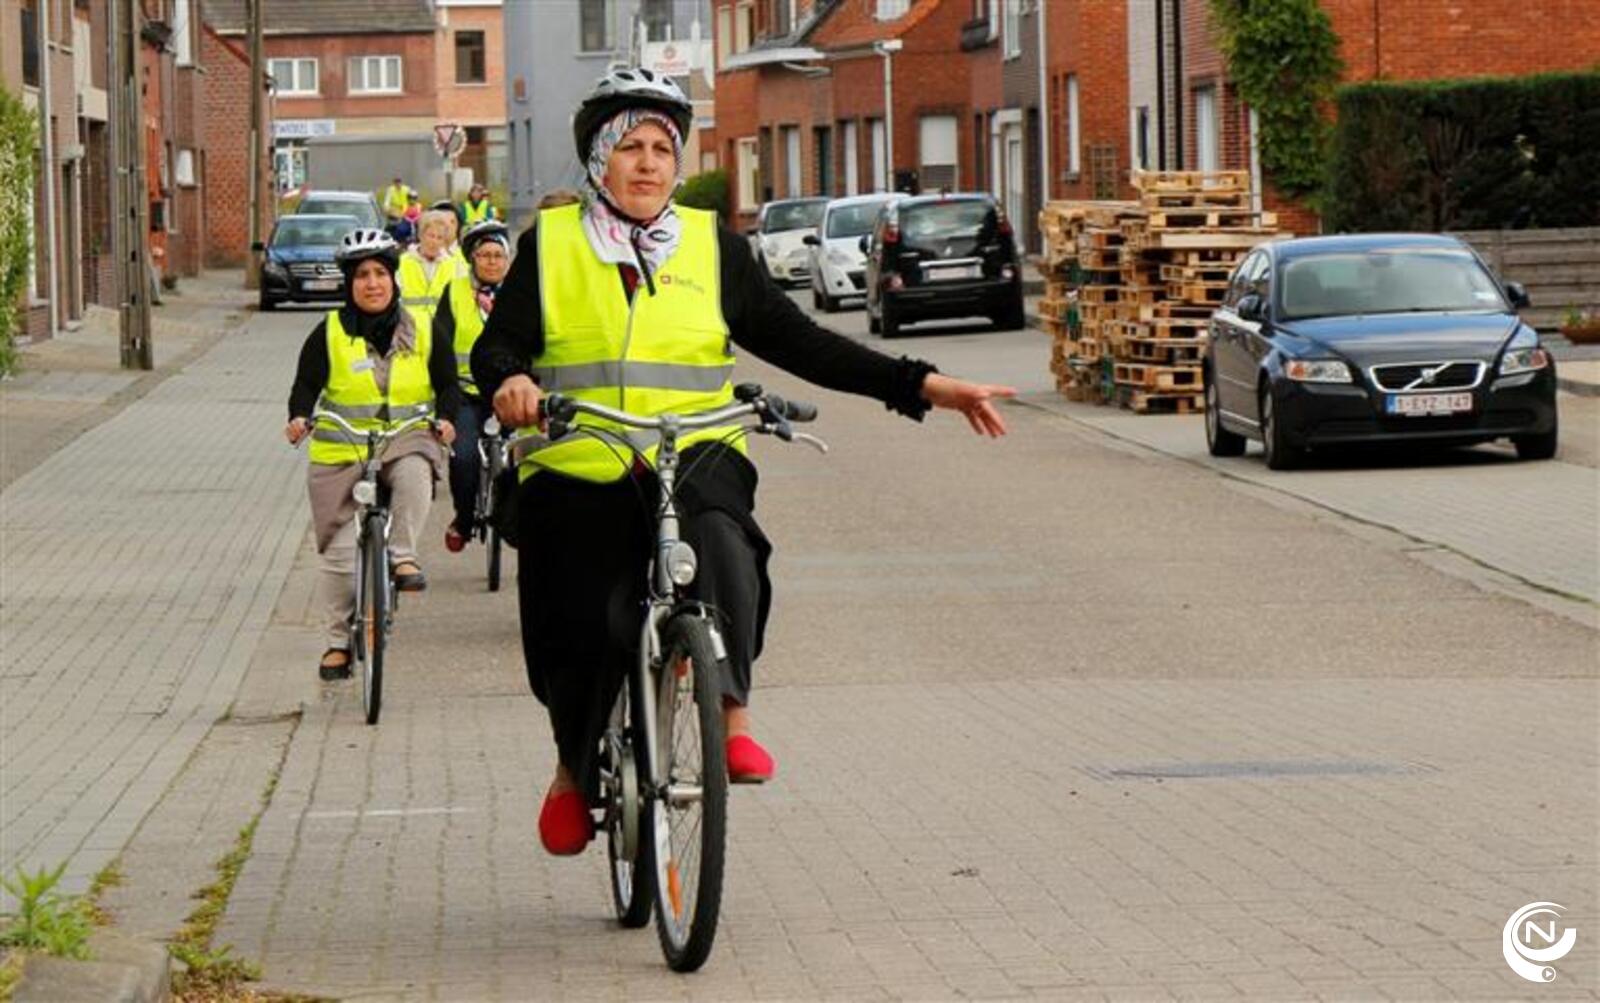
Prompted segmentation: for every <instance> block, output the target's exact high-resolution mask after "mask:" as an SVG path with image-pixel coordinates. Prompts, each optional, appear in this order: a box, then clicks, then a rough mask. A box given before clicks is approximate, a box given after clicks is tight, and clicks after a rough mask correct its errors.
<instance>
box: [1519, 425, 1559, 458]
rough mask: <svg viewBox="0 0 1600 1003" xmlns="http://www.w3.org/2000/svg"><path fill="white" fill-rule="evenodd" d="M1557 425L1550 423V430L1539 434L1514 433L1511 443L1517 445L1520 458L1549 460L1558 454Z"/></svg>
mask: <svg viewBox="0 0 1600 1003" xmlns="http://www.w3.org/2000/svg"><path fill="white" fill-rule="evenodd" d="M1556 431H1557V429H1556V425H1555V423H1554V422H1552V423H1551V424H1550V431H1548V432H1541V433H1539V434H1537V435H1513V436H1512V437H1511V444H1512V445H1513V446H1515V447H1517V459H1519V460H1548V459H1550V458H1551V457H1553V456H1555V455H1556Z"/></svg>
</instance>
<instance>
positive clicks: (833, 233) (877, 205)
mask: <svg viewBox="0 0 1600 1003" xmlns="http://www.w3.org/2000/svg"><path fill="white" fill-rule="evenodd" d="M881 208H883V203H882V202H860V203H857V204H855V205H841V206H835V207H834V210H833V211H832V212H830V213H828V236H830V237H859V236H861V235H862V234H866V233H871V232H872V223H873V221H874V220H876V219H877V218H878V210H879V209H881Z"/></svg>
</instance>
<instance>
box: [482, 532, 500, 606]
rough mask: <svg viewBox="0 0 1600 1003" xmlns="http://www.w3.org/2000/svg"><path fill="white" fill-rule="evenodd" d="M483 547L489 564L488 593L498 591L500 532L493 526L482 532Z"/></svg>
mask: <svg viewBox="0 0 1600 1003" xmlns="http://www.w3.org/2000/svg"><path fill="white" fill-rule="evenodd" d="M483 546H484V549H485V550H486V551H488V557H487V561H488V564H489V567H488V575H489V591H490V592H499V591H500V531H499V530H498V529H495V528H494V526H492V525H490V526H486V527H484V531H483Z"/></svg>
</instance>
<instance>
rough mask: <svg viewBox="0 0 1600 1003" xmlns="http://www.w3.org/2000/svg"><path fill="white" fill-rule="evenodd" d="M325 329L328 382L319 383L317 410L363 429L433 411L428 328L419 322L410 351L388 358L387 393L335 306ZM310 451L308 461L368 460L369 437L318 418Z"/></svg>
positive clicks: (361, 344)
mask: <svg viewBox="0 0 1600 1003" xmlns="http://www.w3.org/2000/svg"><path fill="white" fill-rule="evenodd" d="M327 330H328V385H327V386H325V387H323V388H322V396H321V398H319V399H318V401H317V409H318V410H321V411H332V412H333V413H335V414H337V415H338V416H339V417H341V418H343V419H344V420H345V421H348V422H349V423H350V424H351V425H353V426H355V427H356V428H359V429H361V430H362V431H363V432H365V431H368V430H372V429H379V430H387V429H392V428H394V427H396V426H397V425H399V424H400V423H401V422H403V421H409V420H410V419H412V418H415V417H417V416H418V415H422V414H432V413H433V381H432V380H430V379H429V378H428V350H429V346H431V345H432V344H433V331H432V329H431V328H425V327H419V328H418V329H417V337H416V341H415V343H414V344H413V345H412V347H411V351H409V352H396V353H395V354H394V355H393V356H392V357H391V358H390V360H389V392H388V394H385V393H384V392H383V391H381V390H379V389H378V380H377V377H375V376H374V375H373V369H374V368H375V366H376V362H377V360H375V359H373V358H372V356H371V355H370V354H369V353H368V350H367V348H368V346H367V343H366V341H365V340H363V339H361V338H356V337H352V336H351V335H349V334H346V333H345V329H344V325H343V324H342V323H340V322H339V311H337V310H329V311H328V319H327ZM310 451H311V462H312V463H323V464H327V465H329V466H343V465H344V464H347V463H362V462H365V461H366V459H367V440H366V438H365V436H363V437H361V438H357V437H355V436H352V435H351V434H350V433H349V432H346V431H345V430H344V429H342V428H340V427H338V426H337V425H335V424H333V423H332V422H318V423H317V427H316V428H315V429H313V430H312V432H311V450H310Z"/></svg>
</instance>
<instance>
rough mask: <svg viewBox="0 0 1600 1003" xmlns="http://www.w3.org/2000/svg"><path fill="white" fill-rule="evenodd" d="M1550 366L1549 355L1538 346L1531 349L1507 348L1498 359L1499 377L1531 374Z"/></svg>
mask: <svg viewBox="0 0 1600 1003" xmlns="http://www.w3.org/2000/svg"><path fill="white" fill-rule="evenodd" d="M1549 364H1550V355H1549V353H1547V352H1546V351H1545V350H1544V349H1542V348H1540V347H1539V346H1538V345H1534V346H1533V347H1532V348H1508V349H1506V354H1505V355H1503V356H1501V357H1500V375H1501V376H1510V375H1512V374H1513V373H1531V372H1533V371H1534V370H1537V369H1543V368H1544V367H1545V366H1548V365H1549Z"/></svg>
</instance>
